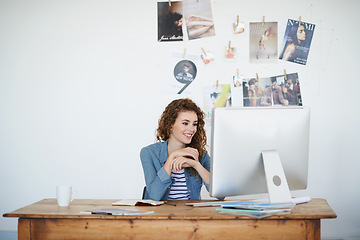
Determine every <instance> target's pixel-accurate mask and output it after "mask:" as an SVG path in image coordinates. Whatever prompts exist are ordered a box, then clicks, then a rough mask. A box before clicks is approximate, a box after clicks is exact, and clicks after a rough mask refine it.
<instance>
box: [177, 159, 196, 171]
mask: <svg viewBox="0 0 360 240" xmlns="http://www.w3.org/2000/svg"><path fill="white" fill-rule="evenodd" d="M198 164H200V162H199V161H196V160H194V159H190V158H187V157H176V158H175V159H174V160H173V161H172V165H171V169H173V170H174V171H175V172H177V171H180V170H181V169H183V168H186V167H192V168H196V166H197V165H198Z"/></svg>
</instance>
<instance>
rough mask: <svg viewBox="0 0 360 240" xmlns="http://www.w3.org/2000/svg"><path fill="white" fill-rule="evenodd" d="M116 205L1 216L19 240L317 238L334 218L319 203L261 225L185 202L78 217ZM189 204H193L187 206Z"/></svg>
mask: <svg viewBox="0 0 360 240" xmlns="http://www.w3.org/2000/svg"><path fill="white" fill-rule="evenodd" d="M114 201H116V200H99V199H98V200H90V199H86V200H80V199H75V200H74V201H73V202H72V203H71V204H70V206H69V207H58V206H57V203H56V200H55V199H44V200H42V201H39V202H36V203H34V204H32V205H29V206H26V207H24V208H21V209H18V210H16V211H14V212H11V213H7V214H4V217H16V218H19V222H18V236H19V239H156V240H159V239H181V240H183V239H206V240H210V239H277V240H279V239H286V240H288V239H319V240H320V219H324V218H336V214H335V213H334V212H333V210H332V209H331V208H330V207H329V205H328V204H327V202H326V201H325V200H324V199H313V200H311V201H310V202H309V203H306V204H300V205H297V206H296V207H295V209H294V210H293V211H292V213H291V214H288V215H279V216H271V217H267V218H263V219H261V220H258V219H253V218H249V217H246V216H237V215H220V214H218V212H217V211H216V207H196V208H194V207H190V206H186V205H185V203H186V201H171V202H173V203H176V205H177V206H176V207H174V206H171V205H162V206H158V207H119V208H139V209H143V210H153V211H155V213H153V214H150V215H138V216H111V215H88V214H81V212H83V211H91V210H94V209H99V208H109V207H112V206H111V203H113V202H114ZM192 202H194V201H192Z"/></svg>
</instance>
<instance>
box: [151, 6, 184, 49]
mask: <svg viewBox="0 0 360 240" xmlns="http://www.w3.org/2000/svg"><path fill="white" fill-rule="evenodd" d="M157 4H158V41H159V42H168V41H183V30H182V24H183V14H182V2H181V1H179V2H171V6H170V5H169V2H158V3H157Z"/></svg>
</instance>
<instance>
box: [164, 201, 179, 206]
mask: <svg viewBox="0 0 360 240" xmlns="http://www.w3.org/2000/svg"><path fill="white" fill-rule="evenodd" d="M164 203H165V204H169V205H172V206H176V204H174V203H169V202H167V201H164Z"/></svg>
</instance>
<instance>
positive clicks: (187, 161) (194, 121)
mask: <svg viewBox="0 0 360 240" xmlns="http://www.w3.org/2000/svg"><path fill="white" fill-rule="evenodd" d="M204 125H205V122H204V113H203V112H202V111H201V109H200V108H199V107H198V106H197V105H196V104H195V103H194V102H193V101H192V100H190V99H187V98H186V99H178V100H174V101H172V102H171V103H170V104H169V105H168V106H167V107H166V108H165V110H164V112H163V113H162V115H161V118H160V120H159V126H158V129H157V131H156V139H157V141H158V142H157V143H154V144H151V145H149V146H147V147H144V148H143V149H142V150H141V152H140V158H141V163H142V166H143V170H144V175H145V182H146V193H145V198H146V199H149V198H151V199H153V200H160V199H174V200H175V199H176V200H185V199H193V200H194V199H200V190H201V187H202V184H203V183H205V185H206V187H207V189H209V188H208V187H209V185H208V184H209V182H210V173H209V171H210V157H209V155H208V154H207V152H206V149H205V145H206V134H205V129H204Z"/></svg>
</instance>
